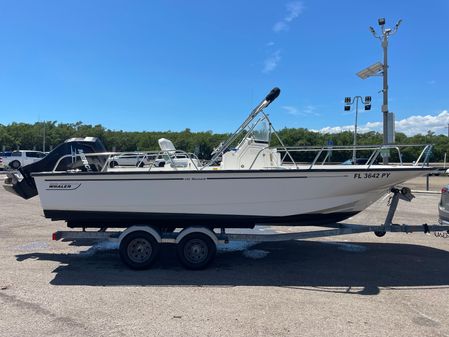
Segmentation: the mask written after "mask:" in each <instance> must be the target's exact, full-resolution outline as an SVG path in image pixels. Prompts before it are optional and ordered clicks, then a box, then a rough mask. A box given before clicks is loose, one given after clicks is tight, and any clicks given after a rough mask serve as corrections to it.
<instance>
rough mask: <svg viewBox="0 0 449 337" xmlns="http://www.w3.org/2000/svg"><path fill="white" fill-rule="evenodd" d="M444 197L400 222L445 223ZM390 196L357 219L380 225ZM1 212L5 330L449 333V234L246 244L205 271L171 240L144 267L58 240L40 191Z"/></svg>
mask: <svg viewBox="0 0 449 337" xmlns="http://www.w3.org/2000/svg"><path fill="white" fill-rule="evenodd" d="M0 178H1V175H0ZM448 180H449V179H447V178H442V179H440V180H437V181H435V180H433V181H434V185H435V186H434V187H433V189H434V190H438V189H439V188H440V187H441V186H440V185H442V184H443V183H446V182H447V181H448ZM423 182H424V179H423V180H422V182H420V181H414V182H411V183H412V184H415V185H414V186H415V189H417V190H422V189H424V187H423V186H422V183H423ZM438 199H439V195H438V194H437V193H416V199H414V200H413V201H412V202H411V203H405V202H403V203H402V204H400V206H399V209H398V212H397V216H396V218H395V222H396V223H408V224H422V223H435V222H436V220H437V203H438ZM386 203H387V199H384V200H380V201H379V202H377V203H376V204H374V205H372V206H371V207H370V208H369V209H367V210H366V211H364V212H363V213H361V214H359V215H357V216H355V217H353V218H352V219H349V220H348V221H347V222H351V223H359V224H380V223H382V221H383V219H384V217H385V214H386V211H387V207H386ZM0 214H1V215H0V336H21V337H22V336H227V337H229V336H320V337H322V336H395V337H399V336H407V337H410V336H449V263H448V261H449V239H443V238H437V237H435V236H434V235H424V234H418V233H417V234H408V235H406V234H390V233H389V234H387V235H386V236H384V237H383V238H377V237H376V236H374V234H372V233H367V234H357V235H349V236H340V237H335V238H325V239H320V240H307V241H292V242H283V243H280V242H278V243H263V244H257V245H251V243H246V244H245V243H244V244H235V243H234V244H232V245H231V246H230V247H227V248H226V249H224V248H221V249H220V252H219V254H218V256H217V258H216V260H215V262H214V263H213V265H212V266H211V267H210V268H209V269H207V270H203V271H188V270H185V269H183V268H182V267H181V265H180V264H179V262H178V261H177V259H176V256H175V253H174V252H173V249H170V248H171V247H166V248H165V249H164V250H163V252H162V255H161V257H160V258H159V260H158V262H157V263H156V264H155V266H154V267H153V268H152V269H151V270H147V271H142V272H136V271H132V270H129V269H127V268H126V267H125V266H124V265H123V264H122V263H121V261H120V260H119V257H118V253H117V251H116V250H114V249H113V248H114V247H113V246H111V245H108V244H104V243H97V244H95V245H94V246H91V245H84V243H80V242H79V243H76V244H70V243H68V242H60V241H58V242H54V241H51V234H52V232H54V231H56V230H65V229H66V227H65V225H64V223H62V222H51V221H48V220H46V219H44V218H43V216H42V211H41V209H40V205H39V200H38V199H37V198H33V199H31V200H27V201H26V200H22V199H20V198H18V197H15V196H13V195H11V194H9V193H7V192H6V191H4V190H3V189H1V190H0ZM278 230H280V231H284V232H288V231H293V230H297V229H295V228H289V227H282V228H279V229H278Z"/></svg>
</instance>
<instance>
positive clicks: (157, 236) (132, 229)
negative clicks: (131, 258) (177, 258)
mask: <svg viewBox="0 0 449 337" xmlns="http://www.w3.org/2000/svg"><path fill="white" fill-rule="evenodd" d="M136 231H142V232H147V233H148V234H151V235H152V236H153V237H154V239H155V240H156V241H157V243H161V242H162V238H161V234H160V233H159V232H158V231H157V230H156V229H154V228H153V227H150V226H132V227H129V228H127V229H126V230H125V231H123V232H122V233H121V234H120V236H119V238H118V242H119V243H120V242H122V240H123V238H125V237H126V236H127V235H128V234H129V233H132V232H136Z"/></svg>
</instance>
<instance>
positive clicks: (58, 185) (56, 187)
mask: <svg viewBox="0 0 449 337" xmlns="http://www.w3.org/2000/svg"><path fill="white" fill-rule="evenodd" d="M80 186H81V184H69V183H50V185H48V188H47V190H76V189H77V188H78V187H80Z"/></svg>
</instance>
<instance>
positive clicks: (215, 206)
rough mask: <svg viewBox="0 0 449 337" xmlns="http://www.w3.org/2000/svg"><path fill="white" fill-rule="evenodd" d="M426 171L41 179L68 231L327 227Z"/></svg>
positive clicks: (45, 196)
mask: <svg viewBox="0 0 449 337" xmlns="http://www.w3.org/2000/svg"><path fill="white" fill-rule="evenodd" d="M429 170H430V169H429V168H417V167H391V166H388V167H387V166H385V167H376V168H375V169H366V168H360V169H357V168H355V167H347V166H339V167H334V168H326V169H312V170H266V171H254V170H251V171H244V170H242V171H182V172H181V171H178V172H176V171H173V172H169V173H167V172H159V173H158V172H114V173H113V172H106V173H87V174H86V173H75V174H71V173H40V174H36V175H34V179H35V182H36V186H37V189H38V192H39V197H40V200H41V204H42V208H43V210H44V214H45V216H46V217H48V218H51V219H53V220H66V221H67V222H68V225H69V226H70V227H127V226H131V225H133V224H136V223H139V224H152V225H160V226H176V227H185V226H188V225H192V224H201V225H209V226H211V227H252V226H254V225H256V224H262V223H270V224H286V223H288V224H290V225H313V224H325V223H333V222H337V221H341V220H343V219H346V218H348V217H350V216H353V215H354V214H356V213H358V212H360V211H362V210H364V209H365V208H366V207H368V206H369V205H370V204H372V203H373V202H374V201H376V200H378V199H379V198H380V197H382V196H383V195H384V194H385V193H387V192H388V191H389V189H390V188H391V187H393V186H395V185H397V184H400V183H402V182H404V181H406V180H409V179H411V178H414V177H417V176H420V175H424V174H426V173H428V172H429Z"/></svg>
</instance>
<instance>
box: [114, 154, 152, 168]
mask: <svg viewBox="0 0 449 337" xmlns="http://www.w3.org/2000/svg"><path fill="white" fill-rule="evenodd" d="M142 160H143V161H142ZM142 163H143V164H144V165H145V164H148V163H149V158H148V157H146V156H145V154H144V153H138V152H130V153H123V154H119V155H116V156H114V157H113V158H112V160H111V162H110V163H109V166H110V167H115V166H137V165H139V164H140V165H142Z"/></svg>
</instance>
